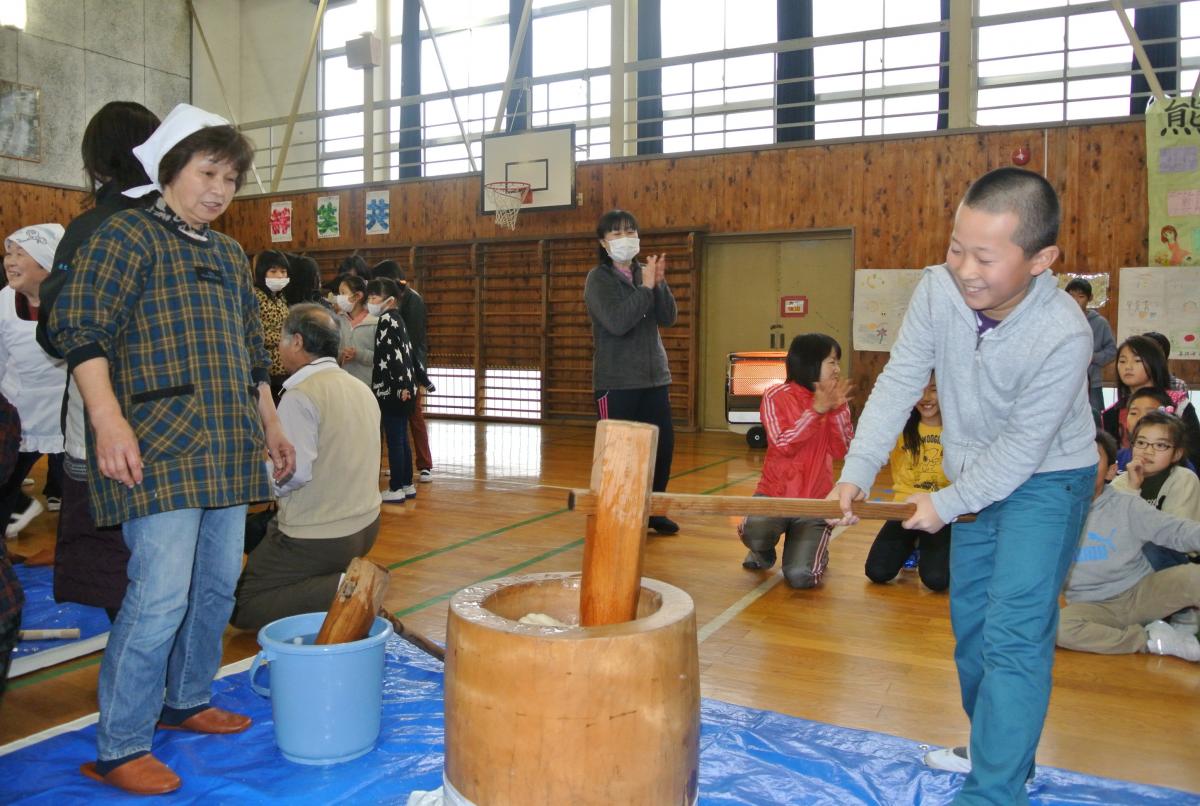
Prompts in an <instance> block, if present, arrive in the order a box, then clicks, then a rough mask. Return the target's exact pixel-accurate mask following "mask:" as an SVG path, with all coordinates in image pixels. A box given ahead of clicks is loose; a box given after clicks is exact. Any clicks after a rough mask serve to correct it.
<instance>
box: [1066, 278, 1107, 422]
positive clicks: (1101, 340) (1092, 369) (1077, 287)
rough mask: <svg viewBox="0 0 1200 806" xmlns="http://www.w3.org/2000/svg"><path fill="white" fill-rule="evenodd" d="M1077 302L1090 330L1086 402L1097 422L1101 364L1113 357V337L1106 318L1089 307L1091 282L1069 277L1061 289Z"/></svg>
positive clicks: (1101, 396)
mask: <svg viewBox="0 0 1200 806" xmlns="http://www.w3.org/2000/svg"><path fill="white" fill-rule="evenodd" d="M1063 290H1064V291H1066V292H1067V294H1069V295H1070V297H1071V299H1073V300H1075V302H1076V303H1077V304H1078V305H1079V309H1080V310H1081V311H1083V315H1084V316H1085V317H1087V323H1088V326H1089V327H1090V328H1091V329H1092V363H1090V364H1088V403H1090V404H1091V406H1092V414H1093V415H1094V416H1095V418H1096V423H1097V424H1099V423H1100V412H1102V411H1104V379H1103V378H1102V377H1100V373H1101V371H1102V370H1103V369H1104V367H1105V366H1107V365H1108V364H1111V363H1112V362H1113V359H1115V358H1116V357H1117V342H1116V340H1114V339H1113V332H1112V328H1111V327H1110V326H1109V324H1108V320H1107V319H1105V318H1104V317H1103V316H1101V315H1100V313H1099V311H1096V310H1093V309H1092V308H1089V307H1088V305H1089V304H1090V303H1091V301H1092V284H1091V283H1089V282H1088V281H1087V280H1085V279H1083V278H1082V277H1075V278H1072V280H1071V282H1069V283H1067V287H1066V288H1065V289H1063Z"/></svg>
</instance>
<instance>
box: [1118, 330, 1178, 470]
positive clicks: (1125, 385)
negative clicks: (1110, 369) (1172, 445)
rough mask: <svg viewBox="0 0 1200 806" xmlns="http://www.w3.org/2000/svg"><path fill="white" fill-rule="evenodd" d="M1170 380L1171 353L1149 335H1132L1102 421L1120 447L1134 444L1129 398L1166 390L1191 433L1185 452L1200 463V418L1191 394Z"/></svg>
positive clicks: (1120, 359) (1121, 355)
mask: <svg viewBox="0 0 1200 806" xmlns="http://www.w3.org/2000/svg"><path fill="white" fill-rule="evenodd" d="M1170 383H1171V373H1170V371H1169V370H1168V369H1167V357H1166V355H1164V354H1163V351H1162V348H1161V347H1160V346H1159V344H1158V342H1156V341H1155V340H1154V339H1152V338H1150V337H1148V336H1130V337H1129V338H1127V339H1125V341H1123V342H1121V346H1120V348H1119V349H1118V350H1117V400H1116V402H1115V403H1113V404H1112V405H1111V406H1109V407H1108V408H1107V409H1105V411H1104V413H1103V414H1102V415H1101V416H1100V420H1101V424H1102V426H1103V428H1104V430H1105V431H1107V432H1108V433H1110V434H1112V435H1113V438H1114V439H1116V440H1117V444H1118V446H1119V447H1122V448H1128V447H1130V443H1131V440H1132V437H1131V434H1132V433H1133V426H1132V425H1131V424H1130V423H1129V422H1128V416H1129V401H1130V400H1131V399H1132V397H1133V395H1134V393H1136V392H1138V391H1139V390H1142V389H1148V388H1153V389H1160V390H1163V391H1165V392H1166V393H1167V395H1168V396H1169V397H1170V398H1171V402H1172V404H1173V406H1172V410H1173V413H1174V414H1175V415H1176V416H1177V417H1179V418H1180V419H1181V420H1183V424H1184V428H1185V429H1186V434H1187V442H1186V444H1184V452H1185V454H1186V455H1187V457H1188V459H1189V460H1191V463H1192V465H1193V466H1196V467H1200V419H1197V416H1196V408H1195V407H1194V406H1192V405H1191V403H1190V401H1189V400H1188V396H1187V394H1186V393H1181V392H1178V391H1173V390H1171V389H1170V388H1169V385H1170Z"/></svg>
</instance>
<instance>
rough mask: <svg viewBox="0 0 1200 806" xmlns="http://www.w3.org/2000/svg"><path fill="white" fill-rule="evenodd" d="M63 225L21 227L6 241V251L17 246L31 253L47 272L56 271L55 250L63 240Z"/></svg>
mask: <svg viewBox="0 0 1200 806" xmlns="http://www.w3.org/2000/svg"><path fill="white" fill-rule="evenodd" d="M62 236H63V227H62V224H33V225H31V226H28V227H21V228H20V229H19V230H17V231H16V232H14V233H13V234H12V235H9V236H8V237H7V238H5V239H4V249H5V251H8V249H9V248H10V246H9V245H10V244H16V245H17V246H19V247H21V248H22V249H24V250H25V251H26V252H28V253H29V256H30V257H31V258H33V259H34V260H35V261H37V264H38V265H39V266H41V267H42V268H43V269H45V270H46V271H52V270H53V269H54V250H55V249H57V248H58V242H59V241H61V240H62Z"/></svg>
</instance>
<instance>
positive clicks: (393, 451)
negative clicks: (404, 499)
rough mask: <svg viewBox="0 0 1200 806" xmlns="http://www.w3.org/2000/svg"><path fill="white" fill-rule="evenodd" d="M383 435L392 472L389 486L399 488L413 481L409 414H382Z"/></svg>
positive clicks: (389, 468)
mask: <svg viewBox="0 0 1200 806" xmlns="http://www.w3.org/2000/svg"><path fill="white" fill-rule="evenodd" d="M379 419H380V422H381V423H382V424H383V436H384V439H385V440H386V441H387V452H388V470H390V471H391V472H392V476H391V480H390V481H389V483H388V487H389V488H390V489H392V490H399V489H400V488H402V487H408V486H409V485H410V484H412V483H413V459H412V448H411V447H410V446H409V444H408V415H406V414H388V413H386V412H384V413H383V414H381V415H380V418H379Z"/></svg>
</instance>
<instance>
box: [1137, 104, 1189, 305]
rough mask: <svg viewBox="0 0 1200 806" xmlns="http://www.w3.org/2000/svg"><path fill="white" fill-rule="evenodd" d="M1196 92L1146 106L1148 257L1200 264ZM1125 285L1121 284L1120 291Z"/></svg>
mask: <svg viewBox="0 0 1200 806" xmlns="http://www.w3.org/2000/svg"><path fill="white" fill-rule="evenodd" d="M1198 164H1200V98H1194V97H1191V96H1188V97H1183V98H1171V99H1170V100H1169V101H1168V102H1167V103H1166V104H1156V103H1151V104H1150V105H1149V106H1148V107H1146V191H1147V195H1148V199H1147V201H1148V202H1149V209H1150V232H1149V236H1148V237H1149V244H1150V262H1151V263H1153V264H1154V265H1156V266H1192V265H1200V171H1198V170H1197V165H1198ZM1124 292H1125V289H1124V287H1122V288H1121V294H1122V297H1124Z"/></svg>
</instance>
